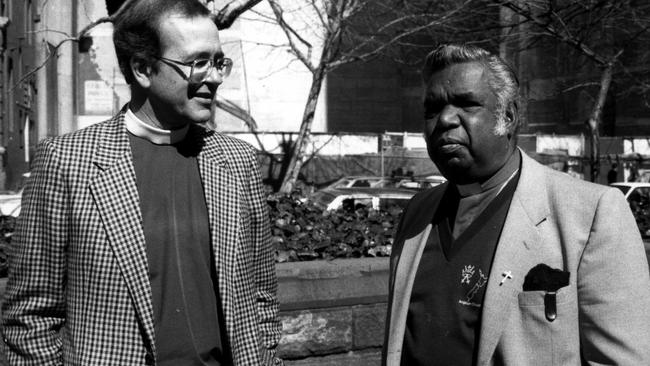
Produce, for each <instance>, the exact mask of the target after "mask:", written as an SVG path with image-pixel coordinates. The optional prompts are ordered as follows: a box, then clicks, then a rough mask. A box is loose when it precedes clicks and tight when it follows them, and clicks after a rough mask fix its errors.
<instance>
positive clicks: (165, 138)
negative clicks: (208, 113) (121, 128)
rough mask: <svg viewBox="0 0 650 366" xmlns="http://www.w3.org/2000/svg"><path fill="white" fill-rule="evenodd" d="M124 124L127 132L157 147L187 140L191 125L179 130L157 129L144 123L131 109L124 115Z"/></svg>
mask: <svg viewBox="0 0 650 366" xmlns="http://www.w3.org/2000/svg"><path fill="white" fill-rule="evenodd" d="M124 123H125V125H126V130H127V131H129V132H131V133H132V134H133V135H135V136H138V137H140V138H143V139H145V140H148V141H150V142H152V143H154V144H156V145H172V144H175V143H177V142H180V141H182V140H183V139H184V138H185V136H186V135H187V131H188V130H189V128H190V125H189V124H188V125H186V126H184V127H183V128H179V129H178V130H163V129H160V128H156V127H153V126H151V125H149V124H147V123H145V122H143V121H142V120H141V119H140V118H138V117H137V116H136V115H135V113H133V111H131V109H130V108H129V109H127V110H126V113H125V114H124Z"/></svg>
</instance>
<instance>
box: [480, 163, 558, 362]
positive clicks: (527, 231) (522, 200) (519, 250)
mask: <svg viewBox="0 0 650 366" xmlns="http://www.w3.org/2000/svg"><path fill="white" fill-rule="evenodd" d="M521 166H522V167H521V175H520V177H519V183H518V185H517V190H516V191H515V194H514V196H513V198H512V202H511V204H510V209H509V210H508V215H507V217H506V221H505V223H504V226H503V230H502V233H501V237H500V238H499V243H498V245H497V249H496V252H495V255H494V260H493V262H492V268H491V270H490V279H489V280H488V285H487V289H486V292H485V299H484V301H483V313H482V317H481V319H482V320H481V332H480V339H479V353H478V365H484V364H487V363H488V362H489V360H490V358H491V357H492V355H493V353H494V350H495V349H496V346H497V344H498V342H499V339H500V338H501V334H502V332H503V331H504V327H505V325H506V324H507V319H508V316H509V314H510V312H511V311H513V310H514V309H515V308H516V307H517V306H518V296H517V295H518V294H519V292H521V291H522V287H523V283H524V277H525V276H526V273H527V272H528V270H530V268H532V267H533V266H534V265H535V263H536V262H538V261H539V259H538V258H539V255H537V253H536V251H537V250H539V245H538V243H540V241H541V240H542V238H541V236H540V234H539V231H538V227H537V226H538V225H539V224H541V223H542V222H544V221H545V220H546V218H547V216H548V215H549V212H550V211H549V208H548V200H547V192H546V187H545V185H544V183H543V182H544V175H543V171H542V167H541V166H540V165H539V164H538V163H537V162H535V161H534V160H532V159H531V158H530V157H528V156H527V155H525V154H524V153H523V152H522V163H521ZM505 274H509V275H510V276H511V277H512V278H508V279H506V280H503V279H504V278H506V277H505ZM502 281H503V282H502Z"/></svg>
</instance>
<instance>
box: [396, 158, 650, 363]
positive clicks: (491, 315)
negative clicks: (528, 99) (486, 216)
mask: <svg viewBox="0 0 650 366" xmlns="http://www.w3.org/2000/svg"><path fill="white" fill-rule="evenodd" d="M445 188H446V185H445V186H439V187H436V188H433V189H431V190H429V191H425V192H422V193H420V194H418V195H416V196H415V197H414V198H413V199H412V200H411V202H410V204H409V207H408V208H407V210H406V211H405V213H404V216H403V218H402V223H401V225H400V229H399V230H398V234H397V238H396V241H395V245H394V248H393V255H392V257H391V277H390V298H389V306H388V317H387V321H386V323H387V324H386V328H387V329H386V335H385V337H386V338H385V347H384V355H383V364H384V365H388V366H396V365H399V364H400V359H401V355H402V353H401V352H402V343H403V339H404V331H405V323H406V317H407V313H408V307H409V302H410V297H411V289H412V287H413V281H414V278H415V273H416V271H417V268H418V264H419V261H420V257H421V255H422V250H423V249H424V246H425V244H426V241H427V237H428V235H429V232H430V231H431V219H432V217H433V213H434V212H435V210H436V208H437V206H438V203H439V201H440V198H441V196H442V193H443V192H444V189H445ZM539 263H545V264H547V265H549V266H550V267H553V268H558V269H562V270H564V271H568V272H570V284H569V286H567V287H564V288H562V289H560V290H559V291H558V293H557V314H558V315H557V319H556V320H555V321H553V322H549V321H548V320H547V319H546V317H545V312H544V295H545V293H544V292H543V291H527V292H524V291H523V290H522V285H523V282H524V277H525V276H526V274H527V273H528V271H529V270H530V269H531V268H532V267H534V266H535V265H537V264H539ZM505 272H510V273H511V274H512V278H511V279H508V280H506V281H504V282H503V284H501V282H502V279H503V278H504V276H503V274H504V273H505ZM478 342H479V344H478V365H481V366H483V365H513V366H525V365H540V366H541V365H544V366H547V365H581V364H588V365H630V366H636V365H650V275H649V274H648V262H647V259H646V255H645V251H644V248H643V243H642V241H641V238H640V235H639V230H638V229H637V226H636V224H635V221H634V218H633V216H632V214H631V212H630V209H629V207H628V205H627V202H626V201H625V199H624V198H623V195H622V194H621V192H620V191H618V190H617V189H612V188H608V187H605V186H602V185H597V184H592V183H588V182H584V181H580V180H577V179H574V178H571V177H569V176H568V175H566V174H564V173H561V172H557V171H554V170H551V169H549V168H547V167H544V166H542V165H541V164H539V163H537V162H536V161H534V160H533V159H531V158H530V157H528V156H527V155H525V154H524V153H523V152H522V168H521V175H520V178H519V182H518V185H517V189H516V191H515V193H514V196H513V199H512V202H511V204H510V209H509V211H508V215H507V217H506V221H505V224H504V227H503V231H502V234H501V237H500V239H499V242H498V245H497V249H496V253H495V256H494V260H493V263H492V269H491V271H490V276H489V280H488V284H487V289H486V293H485V299H484V301H483V308H482V321H481V329H480V336H479V340H478Z"/></svg>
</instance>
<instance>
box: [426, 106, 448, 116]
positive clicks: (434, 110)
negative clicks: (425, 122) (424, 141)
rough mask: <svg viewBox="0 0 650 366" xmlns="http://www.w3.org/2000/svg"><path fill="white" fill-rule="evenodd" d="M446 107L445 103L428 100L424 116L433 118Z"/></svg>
mask: <svg viewBox="0 0 650 366" xmlns="http://www.w3.org/2000/svg"><path fill="white" fill-rule="evenodd" d="M443 108H444V103H435V102H427V103H424V116H425V118H432V117H433V116H435V115H436V114H438V113H440V111H442V109H443Z"/></svg>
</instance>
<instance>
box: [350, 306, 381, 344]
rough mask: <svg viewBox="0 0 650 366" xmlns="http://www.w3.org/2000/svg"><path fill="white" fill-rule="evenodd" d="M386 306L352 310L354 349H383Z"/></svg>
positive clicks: (360, 307) (359, 307)
mask: <svg viewBox="0 0 650 366" xmlns="http://www.w3.org/2000/svg"><path fill="white" fill-rule="evenodd" d="M386 306H387V305H386V304H375V305H359V306H355V307H353V308H352V317H353V328H352V329H353V348H354V349H355V350H359V349H365V348H372V347H381V346H382V344H383V342H384V327H385V324H386Z"/></svg>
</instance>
